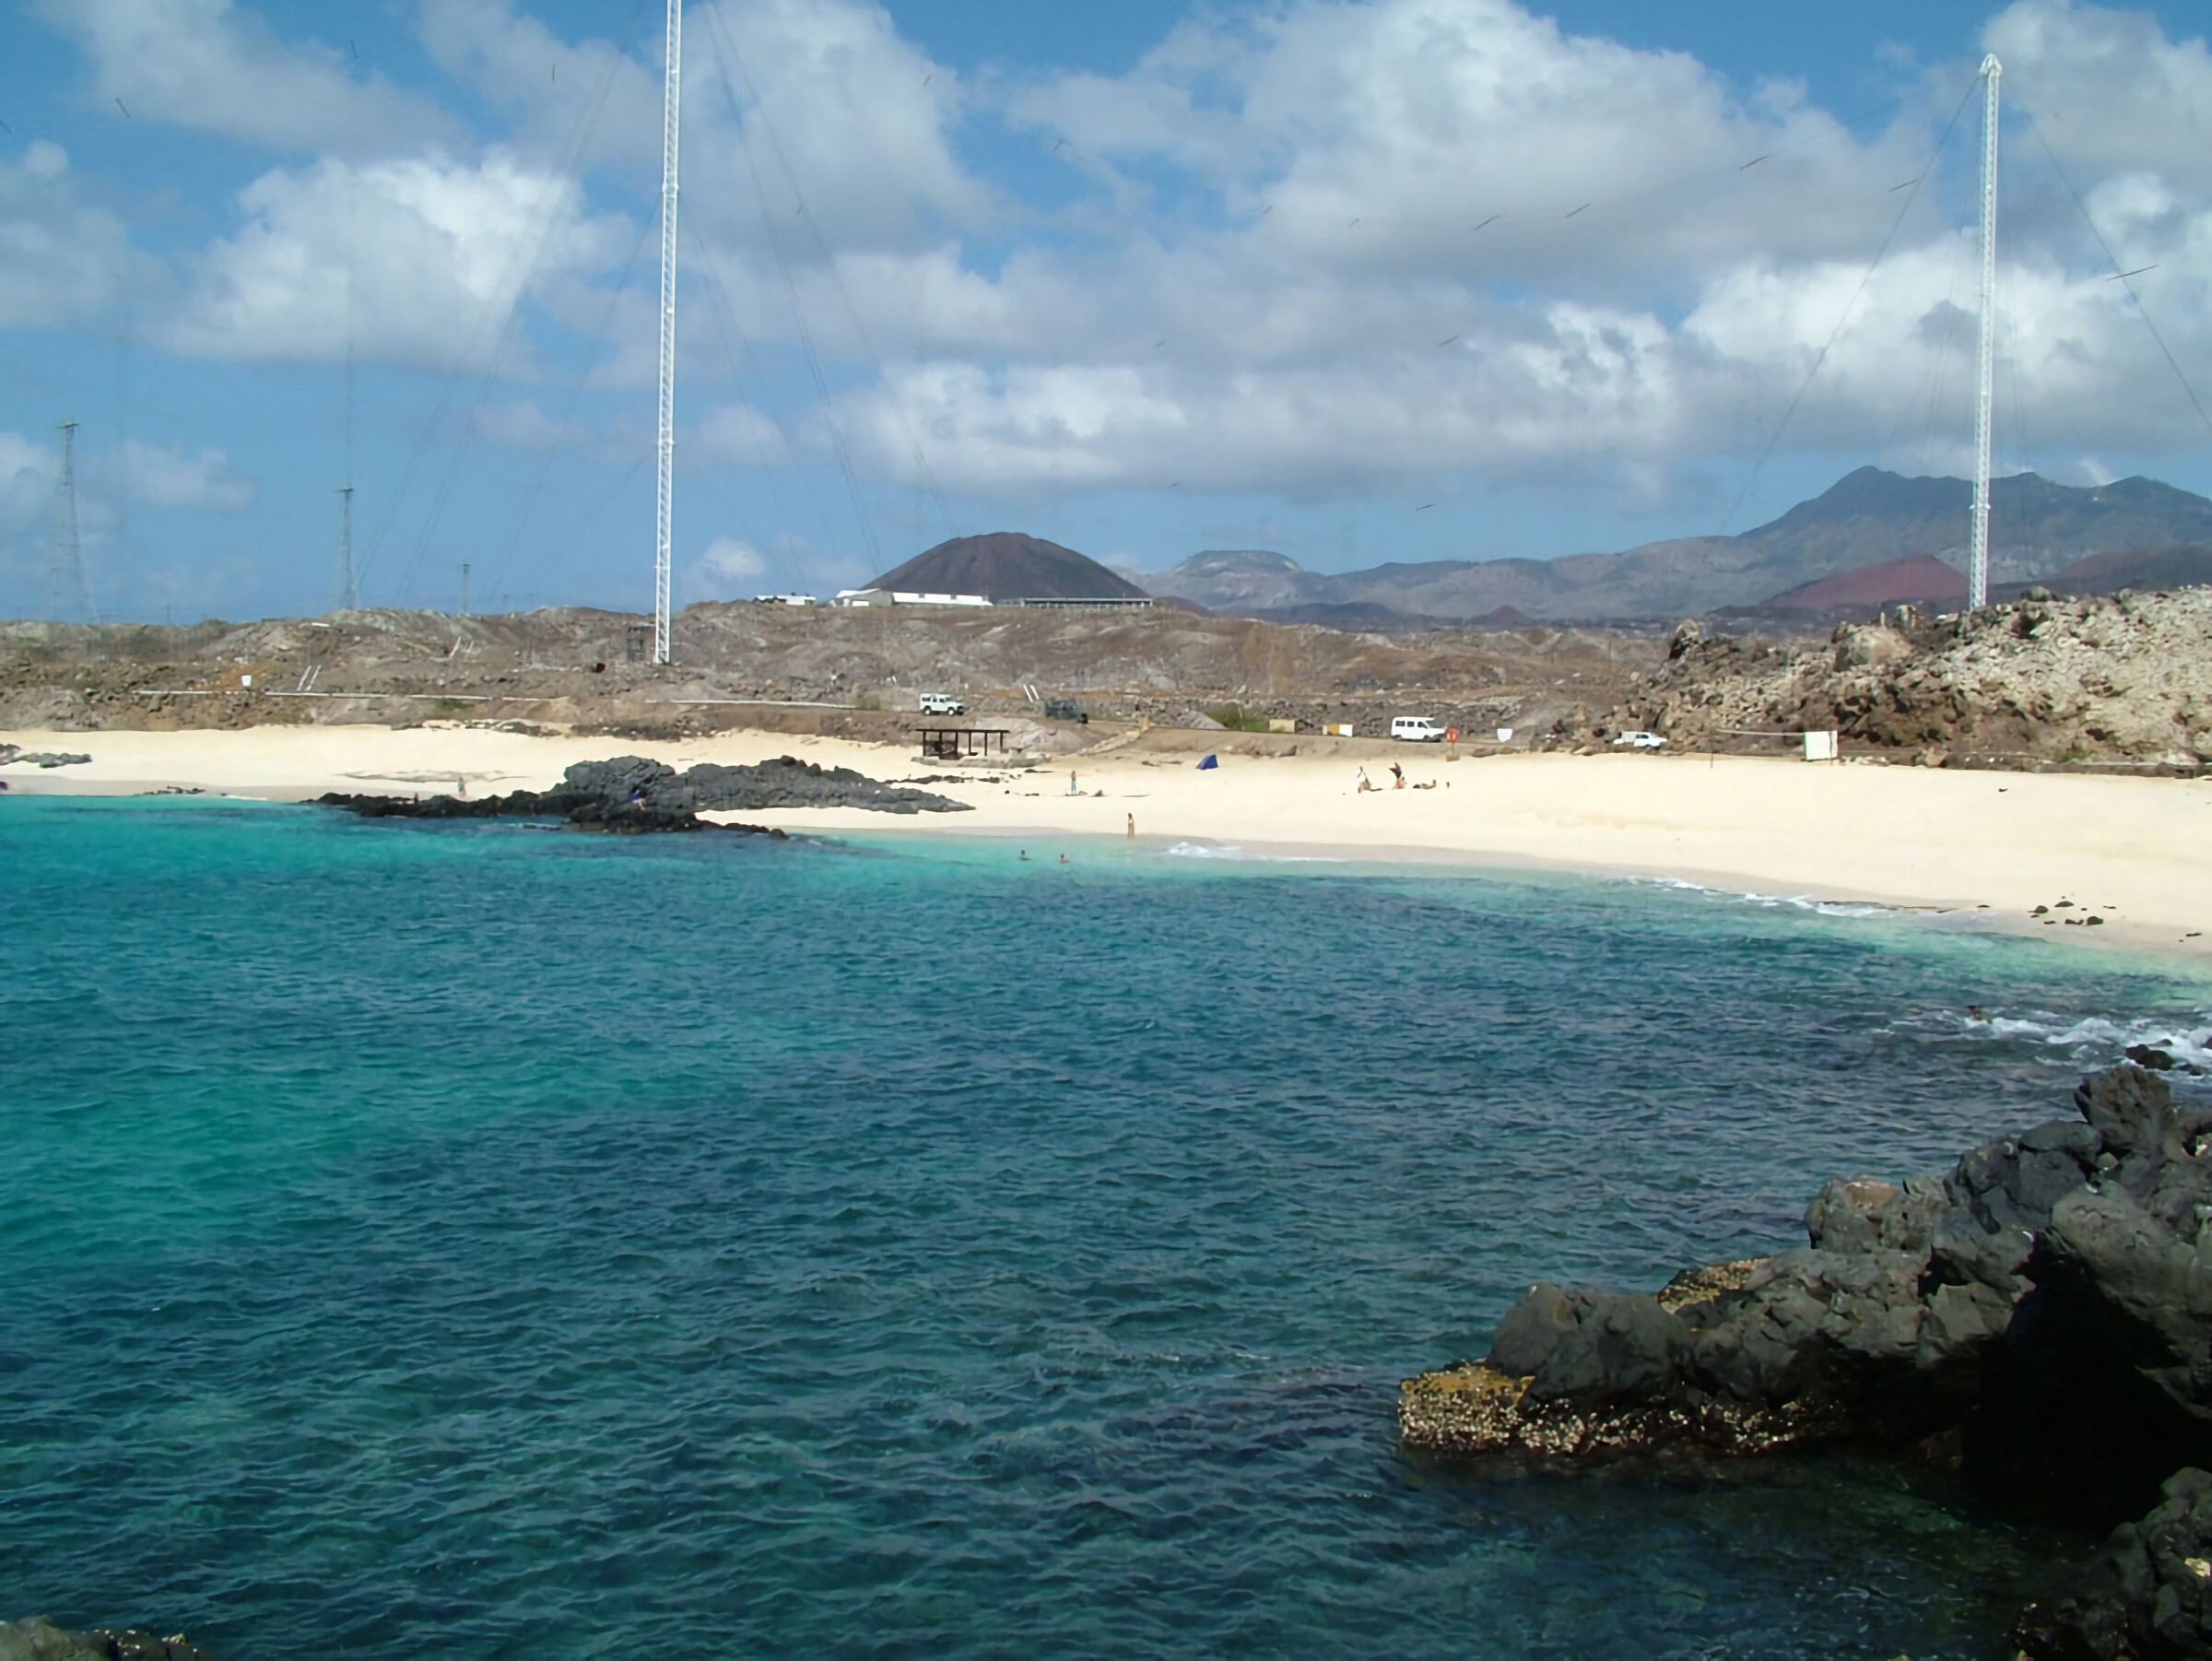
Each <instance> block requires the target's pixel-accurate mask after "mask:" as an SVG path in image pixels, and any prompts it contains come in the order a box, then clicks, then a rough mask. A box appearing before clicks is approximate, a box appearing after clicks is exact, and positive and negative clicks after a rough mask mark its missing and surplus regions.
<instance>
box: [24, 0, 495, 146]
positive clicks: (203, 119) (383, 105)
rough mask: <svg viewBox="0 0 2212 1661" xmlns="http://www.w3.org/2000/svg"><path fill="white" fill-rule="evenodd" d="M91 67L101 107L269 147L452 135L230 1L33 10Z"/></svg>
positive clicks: (107, 1) (327, 50) (378, 83)
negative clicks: (117, 103) (120, 106)
mask: <svg viewBox="0 0 2212 1661" xmlns="http://www.w3.org/2000/svg"><path fill="white" fill-rule="evenodd" d="M36 4H37V9H38V11H39V12H40V14H41V16H43V17H44V18H46V19H47V21H48V22H50V23H52V24H53V26H54V27H56V28H57V29H61V30H63V31H64V32H65V33H66V34H67V35H69V36H70V37H71V38H72V39H74V40H75V41H76V42H77V44H78V45H79V46H80V47H82V48H83V50H84V53H85V55H86V57H87V58H88V60H89V63H90V66H91V72H92V82H93V89H94V91H95V93H96V95H97V101H98V102H100V103H102V104H105V103H107V102H109V100H112V99H121V100H123V101H124V105H125V106H127V108H128V109H129V111H130V112H131V116H132V118H133V119H134V120H153V121H164V122H173V123H175V124H178V125H181V126H187V127H194V128H198V129H200V130H201V131H204V132H210V133H219V134H222V135H225V136H227V137H230V138H239V139H243V140H245V141H247V142H248V143H252V144H260V145H267V146H270V147H275V148H277V149H286V150H315V149H337V150H345V151H351V150H354V149H357V148H359V147H362V146H365V145H376V144H382V143H389V142H391V141H393V140H395V139H396V140H400V141H403V142H406V143H408V144H415V143H420V142H423V141H426V140H439V139H446V140H451V139H453V138H456V137H459V136H461V130H460V127H459V125H458V124H457V123H455V122H454V121H453V118H452V117H451V116H449V115H447V114H445V113H444V112H442V111H440V110H439V109H437V108H436V107H435V106H433V105H430V104H428V103H425V102H424V101H423V100H420V99H418V98H414V97H411V96H410V95H408V94H406V93H404V92H402V91H400V90H398V89H397V88H394V87H393V86H392V85H391V83H390V82H388V81H386V80H385V79H384V78H383V77H381V76H368V77H360V76H359V75H357V73H356V71H355V69H354V66H353V65H352V64H351V63H350V61H349V60H348V58H347V54H346V53H344V52H343V51H340V50H338V49H336V48H334V47H330V46H325V45H323V44H321V43H320V42H317V41H282V40H279V39H278V38H277V34H276V33H275V31H274V30H272V29H270V28H269V26H268V25H267V24H266V23H265V21H264V20H263V19H262V18H260V17H259V16H258V15H256V14H255V13H253V12H250V11H242V10H241V9H239V8H238V7H237V6H233V5H232V4H231V0H36Z"/></svg>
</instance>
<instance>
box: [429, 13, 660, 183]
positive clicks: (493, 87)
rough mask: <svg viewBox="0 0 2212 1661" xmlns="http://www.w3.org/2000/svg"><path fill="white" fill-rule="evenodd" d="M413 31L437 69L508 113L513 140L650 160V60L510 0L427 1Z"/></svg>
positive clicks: (655, 75)
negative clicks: (563, 28) (571, 34)
mask: <svg viewBox="0 0 2212 1661" xmlns="http://www.w3.org/2000/svg"><path fill="white" fill-rule="evenodd" d="M419 29H420V35H421V40H422V44H423V46H424V48H425V49H426V50H427V51H428V52H429V54H430V56H431V57H432V58H433V59H434V60H435V61H436V62H437V64H438V65H439V66H440V67H441V68H442V69H443V70H445V72H446V73H447V74H448V75H451V76H453V77H454V78H456V79H457V80H460V81H462V82H464V83H465V84H466V85H467V86H469V87H471V88H474V89H475V90H476V91H477V92H478V93H480V94H482V95H483V96H484V97H485V98H486V99H487V100H489V101H490V102H491V103H492V104H493V105H494V106H495V107H497V108H499V109H500V110H503V111H506V112H510V113H511V114H512V116H513V117H514V120H515V123H516V127H515V131H514V133H513V135H512V137H511V142H512V144H513V145H514V146H515V147H517V148H519V149H524V150H527V151H529V152H531V153H533V154H539V155H542V154H546V153H547V152H549V151H553V152H570V153H571V155H572V157H573V158H574V159H597V158H619V159H625V160H629V161H632V162H639V161H652V162H653V163H655V164H656V165H657V163H658V161H659V159H660V144H661V74H660V65H658V64H657V63H656V64H653V65H650V66H649V65H644V64H641V63H639V62H638V61H637V60H636V59H635V58H632V57H630V56H629V55H628V54H627V53H624V52H623V51H622V50H621V49H620V48H618V47H617V46H616V45H614V44H613V43H612V42H611V41H582V42H578V43H574V44H571V42H569V41H563V40H561V39H560V38H559V36H558V35H556V34H555V33H554V32H553V31H552V30H551V29H548V28H547V27H546V25H545V24H544V23H542V22H540V21H539V20H538V19H537V18H532V17H527V16H524V15H523V14H521V13H518V12H517V11H516V10H515V7H514V5H513V0H425V4H424V5H423V6H422V8H421V12H420V25H419Z"/></svg>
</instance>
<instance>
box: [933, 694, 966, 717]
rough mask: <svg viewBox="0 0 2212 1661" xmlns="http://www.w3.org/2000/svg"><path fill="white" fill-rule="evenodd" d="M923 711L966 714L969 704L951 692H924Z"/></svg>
mask: <svg viewBox="0 0 2212 1661" xmlns="http://www.w3.org/2000/svg"><path fill="white" fill-rule="evenodd" d="M922 713H924V715H965V714H966V713H968V706H967V705H966V704H964V703H962V702H961V701H959V699H958V698H955V697H954V696H953V695H952V694H951V693H950V692H924V693H923V694H922Z"/></svg>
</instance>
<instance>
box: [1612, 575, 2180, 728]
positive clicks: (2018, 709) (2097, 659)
mask: <svg viewBox="0 0 2212 1661" xmlns="http://www.w3.org/2000/svg"><path fill="white" fill-rule="evenodd" d="M1608 724H1612V725H1616V726H1630V727H1635V726H1642V727H1649V728H1651V729H1653V730H1654V731H1657V732H1660V733H1664V734H1665V735H1666V736H1668V737H1669V738H1671V739H1673V740H1674V741H1675V742H1676V743H1677V744H1690V745H1702V744H1706V743H1709V742H1711V743H1715V744H1718V745H1724V746H1732V747H1740V746H1741V745H1742V744H1743V743H1744V742H1746V741H1747V735H1750V734H1758V733H1775V734H1795V733H1799V732H1804V731H1809V730H1820V729H1830V728H1832V729H1835V730H1837V731H1839V732H1840V733H1841V735H1842V737H1843V740H1844V744H1845V748H1846V749H1847V750H1848V749H1851V748H1857V749H1859V750H1861V751H1865V750H1869V749H1871V750H1873V751H1875V752H1877V753H1888V754H1893V755H1896V756H1899V757H1900V758H1903V759H1912V760H1920V761H1923V762H1927V763H1931V764H1940V763H1946V762H1948V763H1951V764H1960V763H1968V764H1977V765H1983V764H1994V765H2016V766H2032V765H2046V764H2052V763H2104V764H2129V765H2134V766H2137V767H2156V768H2166V769H2173V770H2178V771H2186V772H2194V771H2195V770H2197V769H2199V768H2203V767H2205V766H2206V765H2212V588H2184V589H2177V590H2174V591H2171V592H2170V593H2165V594H2152V595H2139V594H2129V593H2122V594H2119V595H2112V596H2111V597H2109V598H2078V599H2067V598H2061V597H2058V596H2056V595H2053V594H2051V593H2050V592H2049V591H2048V590H2046V589H2041V588H2031V589H2030V590H2029V591H2028V593H2027V594H2026V595H2023V596H2022V597H2021V598H2020V599H2018V600H2017V601H2009V602H2006V603H2004V604H2000V605H1994V606H1985V607H1982V608H1981V609H1979V610H1976V611H1971V612H1965V613H1952V614H1946V615H1942V616H1935V615H1932V614H1930V613H1928V612H1925V611H1922V610H1919V609H1917V608H1914V607H1900V609H1899V610H1898V611H1897V612H1895V613H1894V614H1893V615H1892V617H1891V618H1890V620H1889V621H1888V622H1887V623H1882V622H1876V623H1865V624H1851V623H1846V624H1842V625H1840V626H1839V627H1838V628H1837V630H1836V631H1835V634H1834V636H1833V638H1832V639H1830V641H1829V642H1826V643H1824V644H1820V645H1813V646H1802V647H1783V646H1775V645H1771V644H1762V643H1760V642H1755V641H1745V640H1736V639H1729V638H1709V637H1707V636H1706V635H1704V634H1703V632H1702V631H1701V630H1700V629H1699V627H1698V626H1697V625H1696V624H1694V623H1685V624H1684V625H1682V627H1681V628H1680V629H1679V630H1677V632H1676V635H1675V638H1674V641H1673V642H1672V644H1671V645H1670V647H1669V655H1668V661H1667V663H1666V666H1665V668H1664V669H1663V670H1661V671H1660V672H1659V674H1657V675H1656V676H1655V677H1653V678H1652V679H1651V680H1650V681H1649V682H1647V683H1645V684H1644V685H1642V686H1641V687H1639V688H1638V689H1637V690H1636V692H1635V694H1634V695H1633V696H1632V697H1630V699H1628V700H1626V701H1624V702H1623V704H1622V705H1621V706H1620V707H1618V709H1616V710H1615V711H1614V712H1613V713H1612V714H1611V715H1610V716H1609V717H1608Z"/></svg>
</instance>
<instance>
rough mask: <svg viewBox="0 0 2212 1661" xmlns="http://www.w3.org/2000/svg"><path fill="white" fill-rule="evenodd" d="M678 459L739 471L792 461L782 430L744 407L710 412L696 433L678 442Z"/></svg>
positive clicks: (726, 406) (719, 407) (724, 406)
mask: <svg viewBox="0 0 2212 1661" xmlns="http://www.w3.org/2000/svg"><path fill="white" fill-rule="evenodd" d="M686 457H688V458H689V459H691V460H692V461H694V462H699V463H708V464H716V465H736V466H741V467H776V466H782V465H785V464H787V463H789V462H790V460H791V458H792V457H791V446H790V444H789V442H787V441H786V440H785V438H784V436H783V430H782V428H781V427H779V426H778V425H777V424H776V422H775V421H774V420H773V419H772V418H770V417H769V416H766V415H763V414H762V413H761V412H760V411H759V410H758V409H755V408H753V407H752V406H749V405H746V404H718V405H715V406H713V407H712V408H711V409H709V410H708V411H707V413H706V414H705V415H704V416H703V417H701V418H700V423H699V426H698V429H697V430H696V431H694V432H693V433H692V434H690V435H689V436H688V438H687V439H685V440H682V441H679V442H678V443H677V458H678V459H679V460H682V459H685V458H686Z"/></svg>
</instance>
